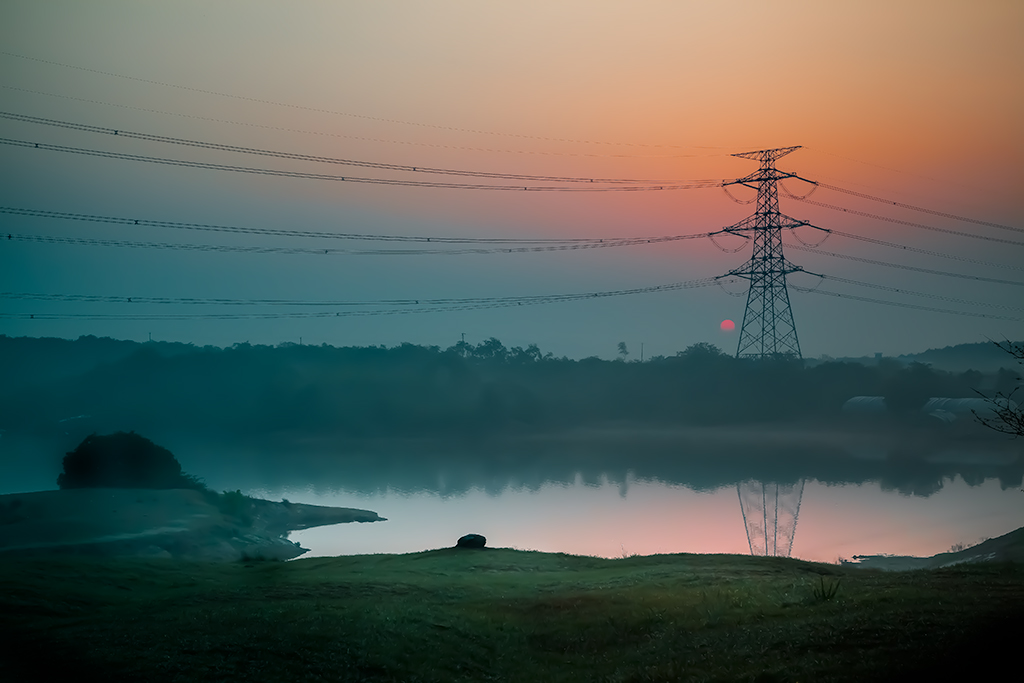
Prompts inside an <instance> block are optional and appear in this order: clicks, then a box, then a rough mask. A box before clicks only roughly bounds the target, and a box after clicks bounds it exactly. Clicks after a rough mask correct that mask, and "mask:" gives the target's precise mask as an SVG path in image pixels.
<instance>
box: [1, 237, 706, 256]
mask: <svg viewBox="0 0 1024 683" xmlns="http://www.w3.org/2000/svg"><path fill="white" fill-rule="evenodd" d="M712 234H713V233H703V234H700V235H683V236H669V237H652V238H643V239H622V240H602V241H596V242H594V241H591V242H579V243H575V244H546V245H540V246H527V247H522V246H512V247H504V246H503V247H476V248H462V249H343V248H334V247H326V248H312V247H272V246H259V245H225V244H189V243H180V242H138V241H133V240H120V239H97V238H89V237H65V236H55V235H24V234H19V233H8V234H7V235H6V236H0V241H6V242H15V241H18V242H32V243H36V244H67V245H75V246H91V247H126V248H130V249H165V250H171V251H197V252H230V253H241V254H307V255H314V256H422V255H439V256H458V255H464V254H523V253H536V252H550V251H575V250H579V249H614V248H617V247H632V246H638V245H643V244H658V243H662V242H672V241H676V240H681V239H694V238H698V237H709V236H711V235H712Z"/></svg>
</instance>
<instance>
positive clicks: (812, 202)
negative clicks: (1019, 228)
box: [797, 199, 1024, 247]
mask: <svg viewBox="0 0 1024 683" xmlns="http://www.w3.org/2000/svg"><path fill="white" fill-rule="evenodd" d="M797 201H801V202H803V203H804V204H810V205H812V206H820V207H822V208H825V209H831V210H833V211H840V212H842V213H848V214H851V215H854V216H862V217H864V218H871V219H873V220H876V221H886V222H888V223H895V224H897V225H907V226H910V227H912V228H921V229H922V230H930V231H932V232H941V233H944V234H947V235H956V236H957V237H969V238H971V239H976V240H985V241H986V242H997V243H999V244H1012V245H1013V246H1015V247H1024V242H1022V241H1020V240H1008V239H1002V238H999V237H991V236H989V235H979V234H977V233H973V232H964V231H962V230H950V229H948V228H937V227H935V226H933V225H924V224H922V223H914V222H912V221H905V220H901V219H899V218H890V217H889V216H879V215H878V214H874V213H868V212H867V211H858V210H856V209H847V208H844V207H842V206H836V205H834V204H826V203H824V202H819V201H815V200H813V199H797Z"/></svg>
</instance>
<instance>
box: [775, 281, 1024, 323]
mask: <svg viewBox="0 0 1024 683" xmlns="http://www.w3.org/2000/svg"><path fill="white" fill-rule="evenodd" d="M789 286H790V287H791V288H792V289H795V290H796V291H798V292H803V293H805V294H824V295H825V296H834V297H838V298H841V299H852V300H854V301H864V302H867V303H872V304H882V305H883V306H898V307H899V308H911V309H914V310H918V311H928V312H930V313H948V314H951V315H967V316H971V317H972V318H989V319H992V320H1012V321H1014V322H1020V321H1021V320H1024V318H1014V317H1011V316H1006V315H993V314H991V313H978V312H976V311H956V310H953V309H949V308H935V307H933V306H919V305H917V304H908V303H903V302H899V301H886V300H884V299H873V298H870V297H866V296H856V295H854V294H842V293H840V292H832V291H829V290H827V289H809V288H807V287H800V286H797V285H792V284H791V285H789Z"/></svg>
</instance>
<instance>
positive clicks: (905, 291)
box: [819, 275, 1024, 311]
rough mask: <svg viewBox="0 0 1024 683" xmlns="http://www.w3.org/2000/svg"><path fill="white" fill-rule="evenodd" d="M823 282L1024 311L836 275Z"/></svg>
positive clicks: (1018, 308) (988, 302)
mask: <svg viewBox="0 0 1024 683" xmlns="http://www.w3.org/2000/svg"><path fill="white" fill-rule="evenodd" d="M819 277H821V278H822V279H823V280H831V281H833V282H842V283H844V284H848V285H856V286H858V287H870V288H872V289H880V290H883V291H886V292H893V293H894V294H908V295H910V296H920V297H925V298H928V299H937V300H939V301H948V302H950V303H954V304H964V305H966V306H987V307H989V308H1002V309H1004V310H1008V311H1024V306H1007V305H1006V304H997V303H994V302H991V301H969V300H967V299H958V298H956V297H952V296H944V295H942V294H932V293H930V292H915V291H913V290H909V289H903V288H901V287H889V286H887V285H878V284H874V283H872V282H861V281H860V280H850V279H848V278H844V277H837V276H835V275H821V276H819Z"/></svg>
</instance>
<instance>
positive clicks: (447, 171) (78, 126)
mask: <svg viewBox="0 0 1024 683" xmlns="http://www.w3.org/2000/svg"><path fill="white" fill-rule="evenodd" d="M0 118H4V119H9V120H12V121H20V122H22V123H35V124H39V125H44V126H53V127H56V128H67V129H70V130H77V131H82V132H86V133H98V134H101V135H113V136H117V137H121V138H129V139H135V140H145V141H148V142H162V143H166V144H171V145H180V146H184V147H196V148H199V149H210V150H215V151H220V152H234V153H237V154H252V155H256V156H265V157H273V158H277V159H293V160H297V161H310V162H315V163H321V164H334V165H339V166H354V167H357V168H372V169H377V170H385V171H401V172H406V173H429V174H435V175H450V176H462V177H468V178H489V179H492V180H525V181H528V182H557V183H634V184H635V183H674V182H677V181H674V180H658V179H638V178H583V177H571V176H554V175H529V174H523V173H498V172H491V171H471V170H466V169H452V168H435V167H432V166H410V165H408V164H390V163H383V162H378V161H364V160H359V159H341V158H337V157H324V156H317V155H313V154H299V153H294V152H280V151H276V150H268V149H258V148H255V147H241V146H238V145H227V144H223V143H218V142H206V141H203V140H189V139H186V138H175V137H170V136H166V135H154V134H152V133H138V132H134V131H127V130H121V129H118V128H105V127H101V126H93V125H89V124H84V123H74V122H71V121H58V120H56V119H46V118H42V117H39V116H28V115H25V114H16V113H13V112H5V111H0ZM694 182H700V183H704V182H710V183H714V182H721V181H715V180H699V181H694Z"/></svg>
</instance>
